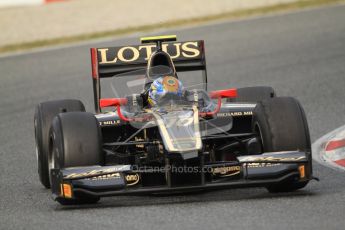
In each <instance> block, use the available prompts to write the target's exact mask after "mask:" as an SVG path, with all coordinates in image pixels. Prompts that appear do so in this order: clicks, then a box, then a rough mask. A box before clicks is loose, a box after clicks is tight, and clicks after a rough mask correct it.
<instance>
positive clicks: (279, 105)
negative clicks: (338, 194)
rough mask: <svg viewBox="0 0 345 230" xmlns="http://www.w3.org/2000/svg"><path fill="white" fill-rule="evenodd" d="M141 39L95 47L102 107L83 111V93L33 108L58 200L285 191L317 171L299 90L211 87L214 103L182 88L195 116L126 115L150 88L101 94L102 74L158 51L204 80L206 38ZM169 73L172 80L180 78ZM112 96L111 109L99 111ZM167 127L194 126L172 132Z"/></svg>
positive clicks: (43, 173)
mask: <svg viewBox="0 0 345 230" xmlns="http://www.w3.org/2000/svg"><path fill="white" fill-rule="evenodd" d="M141 42H142V44H141V45H131V46H122V47H103V48H92V49H91V59H92V80H93V90H94V105H95V111H96V114H91V113H86V112H85V108H84V106H83V105H82V103H81V102H79V101H77V100H64V101H54V102H44V103H41V104H40V105H39V106H38V107H37V108H36V113H35V137H36V147H37V154H38V162H39V175H40V180H41V182H42V184H43V185H44V186H45V187H47V188H48V187H51V189H52V193H53V196H54V199H55V200H57V201H58V202H60V203H61V204H76V203H93V202H97V201H98V200H99V198H100V197H103V196H115V195H130V194H133V195H134V194H151V193H167V192H184V191H188V190H191V191H192V190H207V189H227V188H236V187H253V186H258V187H266V188H267V189H268V190H269V191H270V192H280V191H283V192H287V191H294V190H297V189H300V188H303V187H304V186H306V184H307V183H308V182H309V181H310V180H311V179H313V175H312V164H311V146H310V137H309V130H308V125H307V121H306V118H305V115H304V111H303V108H302V107H301V105H300V104H299V102H298V101H297V100H295V99H293V98H285V97H277V96H276V95H275V93H274V91H273V89H272V88H270V87H252V88H251V89H249V88H242V89H237V90H228V91H226V90H225V91H224V90H223V91H217V92H213V93H212V92H210V94H209V95H211V96H206V97H207V98H208V97H210V98H211V99H212V100H213V101H212V100H211V99H208V100H211V101H212V103H214V106H213V107H212V106H211V108H214V110H203V109H201V108H203V107H202V106H205V107H206V106H208V104H207V103H210V102H207V103H206V101H205V100H204V97H203V96H202V95H200V94H199V93H198V92H196V91H191V92H187V93H184V96H185V97H186V98H191V99H190V100H191V106H190V108H191V109H190V110H188V111H189V112H188V114H191V116H190V117H188V119H187V118H186V117H183V118H181V119H182V120H178V118H179V115H177V116H173V115H172V116H170V117H169V113H170V112H166V111H163V112H162V111H160V110H155V109H154V108H150V107H149V108H146V109H143V111H144V112H143V114H144V115H145V116H140V117H139V116H134V117H132V118H130V119H129V118H128V116H126V114H122V113H121V110H120V109H121V108H122V107H126V108H127V111H130V112H131V113H132V114H137V113H138V110H137V108H138V107H140V108H142V107H145V103H146V102H145V97H144V95H130V96H129V97H127V98H121V99H119V98H115V99H111V100H108V101H105V102H103V104H102V103H101V102H100V101H101V88H100V85H101V84H100V81H102V79H103V78H109V77H114V76H115V79H118V78H116V77H117V74H121V73H126V72H129V71H133V70H138V69H142V68H144V69H145V68H149V67H150V65H153V64H152V63H153V62H154V61H157V60H152V58H153V56H155V58H156V59H158V62H159V63H160V64H161V63H164V65H167V66H168V67H169V68H171V69H172V71H173V74H175V75H176V76H178V74H179V73H181V72H185V71H201V72H202V74H203V82H202V83H204V84H206V83H207V74H206V58H205V47H204V41H202V40H195V41H186V42H180V41H177V40H176V36H174V35H169V36H158V37H147V38H142V39H141ZM160 58H164V61H162V60H159V59H160ZM167 80H169V82H168V83H169V84H170V85H169V86H171V87H172V88H173V87H174V86H175V84H176V82H174V81H175V79H167ZM234 92H235V93H234ZM216 100H218V102H217V101H216ZM217 103H218V104H217ZM108 105H112V106H115V109H113V110H112V111H107V112H104V111H102V108H103V107H104V106H108ZM116 106H117V107H116ZM207 108H209V106H208V107H207ZM174 112H175V111H174ZM171 113H173V112H171ZM43 121H44V122H43ZM47 124H48V125H47ZM152 124H155V125H152ZM169 129H172V130H173V131H174V132H175V131H176V133H179V134H180V133H181V132H182V131H183V130H184V129H186V130H187V131H188V132H189V134H190V132H194V133H192V135H190V136H187V137H185V136H183V137H176V135H175V133H171V130H169ZM190 143H193V144H192V145H190Z"/></svg>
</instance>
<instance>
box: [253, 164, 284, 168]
mask: <svg viewBox="0 0 345 230" xmlns="http://www.w3.org/2000/svg"><path fill="white" fill-rule="evenodd" d="M277 165H281V164H280V163H247V167H248V168H265V167H273V166H277Z"/></svg>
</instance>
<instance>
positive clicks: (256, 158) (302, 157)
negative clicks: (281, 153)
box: [241, 156, 306, 162]
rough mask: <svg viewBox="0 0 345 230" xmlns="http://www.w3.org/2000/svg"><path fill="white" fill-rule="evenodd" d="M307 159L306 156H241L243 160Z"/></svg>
mask: <svg viewBox="0 0 345 230" xmlns="http://www.w3.org/2000/svg"><path fill="white" fill-rule="evenodd" d="M304 159H306V157H305V156H300V157H273V156H269V157H257V156H248V157H243V158H241V161H282V162H283V161H300V160H304Z"/></svg>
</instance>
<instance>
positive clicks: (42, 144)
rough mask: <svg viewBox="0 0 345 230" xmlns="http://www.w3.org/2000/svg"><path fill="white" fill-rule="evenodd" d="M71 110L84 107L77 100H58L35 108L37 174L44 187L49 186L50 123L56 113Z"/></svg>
mask: <svg viewBox="0 0 345 230" xmlns="http://www.w3.org/2000/svg"><path fill="white" fill-rule="evenodd" d="M71 111H80V112H85V107H84V105H83V103H82V102H81V101H79V100H58V101H48V102H43V103H40V104H38V105H37V106H36V109H35V116H34V127H35V140H36V155H37V165H38V175H39V179H40V181H41V184H42V185H43V186H44V187H46V188H50V180H49V167H48V146H49V129H50V125H51V122H52V120H53V118H54V117H55V116H56V115H57V114H59V113H61V112H71Z"/></svg>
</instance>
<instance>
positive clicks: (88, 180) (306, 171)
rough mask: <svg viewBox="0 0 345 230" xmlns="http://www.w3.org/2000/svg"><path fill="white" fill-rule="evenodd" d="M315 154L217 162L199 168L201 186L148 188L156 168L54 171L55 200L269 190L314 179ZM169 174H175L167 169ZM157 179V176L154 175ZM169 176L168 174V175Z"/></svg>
mask: <svg viewBox="0 0 345 230" xmlns="http://www.w3.org/2000/svg"><path fill="white" fill-rule="evenodd" d="M310 156H311V153H306V152H298V151H289V152H274V153H264V154H262V155H250V156H242V157H238V161H236V162H234V161H228V162H216V163H212V164H204V165H201V166H200V167H199V170H200V173H199V174H198V175H199V176H200V180H198V183H195V182H194V183H191V184H188V183H187V185H186V184H183V185H172V184H171V181H169V179H166V181H165V183H163V184H160V185H155V186H152V185H149V186H148V185H145V181H147V179H148V178H150V175H151V173H154V172H155V169H154V168H136V167H135V166H133V165H114V166H86V167H78V168H65V169H52V191H53V196H54V198H55V199H56V198H58V197H62V198H66V199H74V198H77V197H78V196H80V195H81V194H82V195H89V196H98V197H102V196H115V195H134V194H150V193H174V192H184V191H191V190H211V189H224V188H239V187H265V186H268V185H270V184H275V183H283V182H285V181H287V180H296V181H301V182H302V181H308V180H311V179H312V169H311V157H310ZM166 170H171V168H170V169H166ZM152 175H153V174H152ZM164 175H165V176H166V175H167V171H166V172H164Z"/></svg>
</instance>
